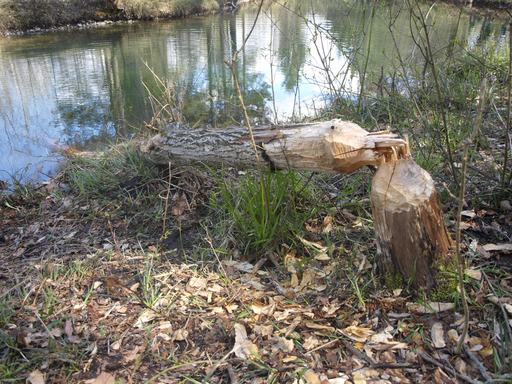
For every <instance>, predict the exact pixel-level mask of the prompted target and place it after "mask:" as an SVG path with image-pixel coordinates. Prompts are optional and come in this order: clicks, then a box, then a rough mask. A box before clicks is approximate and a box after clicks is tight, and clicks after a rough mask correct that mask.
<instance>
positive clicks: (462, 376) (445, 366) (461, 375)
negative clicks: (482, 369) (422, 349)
mask: <svg viewBox="0 0 512 384" xmlns="http://www.w3.org/2000/svg"><path fill="white" fill-rule="evenodd" d="M418 356H419V357H421V358H422V359H423V360H426V361H428V362H429V363H431V364H434V365H436V366H438V367H439V368H444V369H447V370H449V371H450V372H451V373H452V374H453V375H455V376H458V377H460V378H461V379H462V380H466V381H467V382H468V383H471V384H483V383H482V382H481V381H479V380H474V379H472V378H471V377H469V376H466V375H464V374H462V373H459V372H457V371H456V370H455V369H453V368H451V367H448V366H447V365H445V364H441V363H440V362H439V361H437V360H434V359H431V358H430V357H428V356H427V355H425V354H424V353H420V354H419V355H418Z"/></svg>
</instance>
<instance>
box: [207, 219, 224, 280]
mask: <svg viewBox="0 0 512 384" xmlns="http://www.w3.org/2000/svg"><path fill="white" fill-rule="evenodd" d="M205 229H206V235H207V237H206V239H205V240H206V242H207V243H208V244H210V247H211V249H212V251H213V254H214V255H215V257H216V258H217V261H218V262H219V266H220V268H221V269H222V272H224V277H225V278H226V279H227V278H228V274H227V273H226V270H225V269H224V266H223V265H222V263H221V262H220V259H219V255H218V254H217V251H216V250H215V247H214V246H213V244H212V239H211V238H210V234H209V233H208V228H206V227H205Z"/></svg>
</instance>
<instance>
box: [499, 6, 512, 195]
mask: <svg viewBox="0 0 512 384" xmlns="http://www.w3.org/2000/svg"><path fill="white" fill-rule="evenodd" d="M507 13H508V15H509V17H510V19H509V21H508V31H509V36H508V47H509V53H508V88H507V127H506V128H507V130H506V133H505V135H506V136H505V153H504V159H503V172H502V174H501V188H502V192H503V189H504V188H505V184H506V176H505V175H506V172H507V161H508V152H509V140H510V113H511V100H512V97H511V93H512V14H511V13H510V11H509V10H507ZM511 177H512V173H511V174H510V176H509V178H508V180H509V182H510V178H511Z"/></svg>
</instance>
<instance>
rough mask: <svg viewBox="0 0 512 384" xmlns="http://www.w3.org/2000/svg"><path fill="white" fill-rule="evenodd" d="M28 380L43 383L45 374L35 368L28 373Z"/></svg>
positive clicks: (35, 383) (32, 382) (36, 383)
mask: <svg viewBox="0 0 512 384" xmlns="http://www.w3.org/2000/svg"><path fill="white" fill-rule="evenodd" d="M28 381H30V384H44V383H45V375H44V373H42V372H41V371H39V369H36V370H35V371H34V372H31V373H30V375H28Z"/></svg>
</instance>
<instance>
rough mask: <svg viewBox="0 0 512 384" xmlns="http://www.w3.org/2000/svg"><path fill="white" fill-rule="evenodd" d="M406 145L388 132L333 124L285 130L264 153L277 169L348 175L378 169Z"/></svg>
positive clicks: (271, 141)
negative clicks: (356, 171)
mask: <svg viewBox="0 0 512 384" xmlns="http://www.w3.org/2000/svg"><path fill="white" fill-rule="evenodd" d="M267 137H268V136H267ZM405 147H406V142H405V141H404V140H402V139H399V138H397V137H396V135H395V134H392V133H389V132H388V131H383V132H373V133H370V132H368V131H365V130H364V129H362V128H361V127H360V126H359V125H357V124H354V123H351V122H348V121H342V120H332V121H327V122H323V123H317V124H311V125H308V126H301V127H299V128H296V127H285V128H281V129H279V132H276V139H275V140H269V141H267V142H266V143H265V145H264V149H265V152H266V154H267V155H268V157H269V159H270V160H271V161H272V163H273V164H274V165H275V167H276V168H277V169H287V168H289V169H301V170H309V171H316V172H325V173H341V174H349V173H352V172H354V171H355V170H357V169H359V168H361V167H364V166H365V165H378V164H380V163H381V162H383V161H384V158H385V157H389V156H391V154H392V153H393V151H400V150H401V149H400V148H405Z"/></svg>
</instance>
